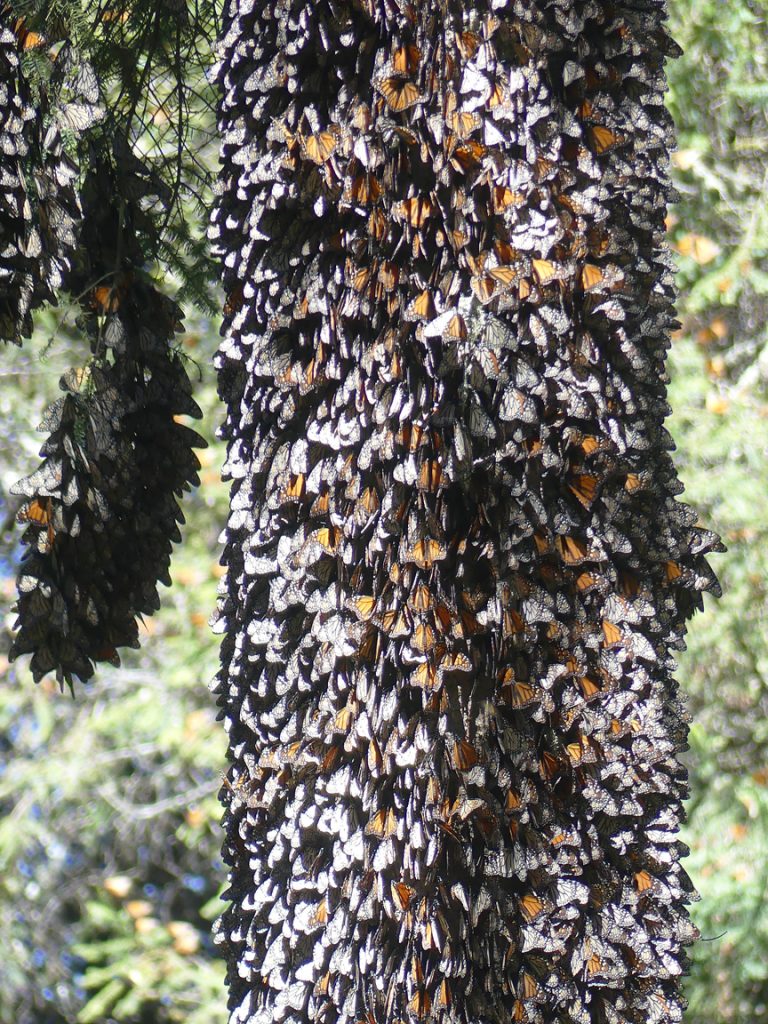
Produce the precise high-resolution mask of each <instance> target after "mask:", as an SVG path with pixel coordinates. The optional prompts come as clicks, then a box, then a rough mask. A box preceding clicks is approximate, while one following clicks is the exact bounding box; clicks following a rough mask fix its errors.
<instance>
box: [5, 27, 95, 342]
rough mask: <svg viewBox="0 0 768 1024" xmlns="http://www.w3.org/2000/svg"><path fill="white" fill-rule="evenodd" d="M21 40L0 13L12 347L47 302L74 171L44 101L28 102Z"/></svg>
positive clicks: (69, 233)
mask: <svg viewBox="0 0 768 1024" xmlns="http://www.w3.org/2000/svg"><path fill="white" fill-rule="evenodd" d="M25 39H26V41H27V43H28V41H29V40H28V37H27V36H25V33H24V29H23V22H22V21H21V19H14V18H12V17H11V15H10V13H9V12H8V10H7V9H4V10H3V11H0V234H1V235H2V244H1V245H0V339H1V340H2V341H6V342H8V341H10V342H14V343H15V344H17V345H20V344H21V341H22V338H28V337H29V335H30V333H31V331H32V311H33V310H34V309H36V308H37V307H38V306H40V305H42V304H43V303H44V302H55V299H56V293H57V291H58V289H59V288H60V287H61V285H62V283H63V280H64V276H65V274H66V272H67V271H68V269H69V267H70V263H71V257H72V252H73V250H74V247H75V243H76V224H77V221H78V219H79V215H80V209H79V201H78V196H77V191H76V188H75V180H76V178H77V168H76V167H75V166H74V165H73V163H72V161H71V159H70V157H69V156H68V155H67V154H66V153H65V152H64V147H63V144H62V138H61V130H60V124H59V121H58V119H57V118H56V117H51V116H50V114H51V112H50V110H49V109H48V104H47V101H46V97H45V96H43V97H42V100H41V103H40V104H39V105H38V106H37V107H36V108H33V107H32V105H31V102H30V95H29V87H28V85H27V83H26V81H25V79H24V76H23V74H22V70H21V55H22V52H23V48H24V45H25ZM65 63H66V60H65V59H64V57H63V56H62V60H61V62H60V66H61V68H62V69H63V68H64V65H65ZM64 73H65V72H64V71H63V70H62V71H59V70H58V69H57V74H64Z"/></svg>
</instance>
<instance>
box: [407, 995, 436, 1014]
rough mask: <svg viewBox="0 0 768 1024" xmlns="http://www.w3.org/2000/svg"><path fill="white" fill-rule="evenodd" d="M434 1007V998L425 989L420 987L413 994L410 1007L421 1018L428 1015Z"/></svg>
mask: <svg viewBox="0 0 768 1024" xmlns="http://www.w3.org/2000/svg"><path fill="white" fill-rule="evenodd" d="M431 1007H432V999H431V997H430V995H429V992H427V991H426V990H424V989H418V990H417V991H416V992H415V993H414V994H413V995H412V996H411V999H410V1001H409V1003H408V1009H409V1010H410V1011H411V1012H412V1013H415V1014H416V1016H417V1017H418V1018H419V1020H422V1019H423V1018H424V1017H426V1016H427V1014H428V1013H429V1011H430V1009H431Z"/></svg>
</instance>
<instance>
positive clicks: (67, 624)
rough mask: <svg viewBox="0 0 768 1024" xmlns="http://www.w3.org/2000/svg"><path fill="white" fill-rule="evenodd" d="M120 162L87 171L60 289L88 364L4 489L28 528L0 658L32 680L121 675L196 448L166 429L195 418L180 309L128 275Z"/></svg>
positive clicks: (136, 212) (191, 435) (129, 239)
mask: <svg viewBox="0 0 768 1024" xmlns="http://www.w3.org/2000/svg"><path fill="white" fill-rule="evenodd" d="M118 149H119V147H118ZM125 164H126V161H125V160H124V161H122V164H121V170H120V171H119V172H117V171H115V170H112V169H110V168H109V166H108V164H106V163H102V164H98V163H97V164H95V165H94V167H93V169H92V171H91V174H90V176H89V179H88V180H87V182H86V184H85V187H84V189H83V225H82V244H83V253H84V254H87V260H86V262H85V264H84V265H83V266H82V267H80V268H78V271H77V272H76V273H74V272H73V275H72V279H71V282H70V284H71V287H73V289H76V288H80V290H81V292H82V293H83V307H84V312H83V315H82V317H81V319H80V326H81V327H82V329H83V331H84V333H85V335H86V337H88V339H89V341H90V347H91V352H92V355H93V358H92V360H91V362H90V363H89V364H88V366H87V367H86V368H85V369H83V370H79V371H76V370H73V371H70V372H69V373H67V374H66V375H65V376H64V377H63V378H62V380H61V388H62V390H63V391H64V397H63V398H60V399H59V400H58V401H57V402H56V403H54V405H52V406H51V407H50V409H49V410H48V412H47V413H46V417H45V420H44V422H43V424H42V426H41V429H42V430H45V431H47V432H48V434H49V436H48V439H47V440H46V442H45V444H44V445H43V447H42V449H41V455H42V456H43V463H42V465H41V466H40V468H39V469H38V470H37V471H36V472H34V473H33V474H32V475H31V476H29V477H27V478H26V479H24V480H22V481H20V482H19V483H18V484H17V485H16V486H15V488H14V492H15V493H17V494H21V495H23V496H24V498H25V499H26V500H25V503H24V504H23V505H22V508H21V510H20V512H19V519H20V521H21V522H23V523H26V524H27V527H26V530H25V532H24V536H23V541H24V543H25V545H26V552H25V554H24V556H23V558H22V562H21V567H20V572H19V602H18V616H19V622H18V625H19V627H20V628H19V632H18V634H17V635H16V637H15V639H14V643H13V646H12V649H11V656H12V657H17V656H18V655H20V654H27V653H30V652H31V653H32V655H33V656H32V660H31V669H32V672H33V675H34V677H35V679H40V678H41V677H42V676H43V675H45V674H46V673H47V672H50V671H55V672H56V674H57V677H58V678H59V679H60V680H66V681H67V682H69V683H71V680H72V677H73V676H77V677H79V678H80V679H88V678H89V677H90V676H91V675H92V674H93V671H94V668H93V662H94V661H102V660H110V661H112V662H113V663H115V664H119V658H118V654H117V648H118V647H120V646H130V647H138V645H139V644H138V627H137V622H136V617H137V616H138V615H142V614H151V613H152V612H154V611H155V610H156V609H157V608H158V607H159V599H158V595H157V583H158V581H162V582H163V583H165V584H167V585H170V582H171V580H170V576H169V575H168V567H169V564H170V552H171V547H172V543H173V542H174V541H178V540H180V534H179V529H178V523H179V522H183V515H182V513H181V510H180V508H179V505H178V501H177V499H178V498H179V497H180V496H181V495H182V493H183V492H184V491H185V490H188V489H189V488H190V487H192V486H194V485H195V484H197V483H198V482H199V480H198V477H197V470H198V469H199V462H198V460H197V457H196V456H195V454H194V451H193V448H194V447H203V446H204V445H205V442H204V441H203V439H202V438H200V437H199V435H198V434H196V433H195V432H194V431H192V430H190V429H189V428H188V427H186V426H184V425H183V424H182V423H178V422H177V421H176V417H177V416H192V417H199V416H200V415H201V413H200V409H199V407H198V406H197V404H196V403H195V401H194V400H193V398H192V395H191V385H190V381H189V378H188V376H187V372H186V368H185V366H184V364H183V362H182V360H181V357H180V356H179V354H178V352H177V351H176V350H175V348H174V337H175V335H176V333H177V332H178V331H179V330H180V329H181V310H180V309H179V307H178V306H177V305H176V303H174V302H172V301H171V300H170V299H169V298H167V297H166V296H164V295H163V294H162V293H161V292H159V291H158V290H157V289H156V288H155V287H154V286H153V285H152V284H151V283H149V282H148V281H147V280H146V279H145V278H144V276H143V275H142V274H141V272H140V271H139V270H138V269H136V267H137V265H138V260H140V257H141V248H140V245H139V243H138V240H137V238H136V226H137V222H139V223H140V216H141V212H140V209H139V207H138V205H137V204H132V203H128V202H125V200H124V197H125V195H126V194H127V193H128V189H127V188H126V182H125V181H124V180H122V179H123V177H124V175H126V174H131V175H132V176H133V177H135V176H136V169H135V168H133V167H132V166H131V164H130V163H128V164H127V168H126V167H125ZM147 191H148V187H145V188H144V189H143V190H142V193H143V194H144V195H146V194H147ZM118 248H119V250H120V253H119V260H120V262H119V264H118V262H117V256H118V253H117V252H116V249H118ZM116 265H119V266H121V268H122V269H121V270H120V271H119V272H118V273H115V272H114V267H115V266H116ZM92 282H102V283H100V284H96V285H94V284H93V283H92Z"/></svg>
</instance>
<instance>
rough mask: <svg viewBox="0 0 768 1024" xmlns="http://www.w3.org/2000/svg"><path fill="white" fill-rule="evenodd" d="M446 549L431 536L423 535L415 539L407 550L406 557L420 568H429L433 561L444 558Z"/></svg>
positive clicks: (446, 552)
mask: <svg viewBox="0 0 768 1024" xmlns="http://www.w3.org/2000/svg"><path fill="white" fill-rule="evenodd" d="M447 554H448V549H447V548H446V547H445V545H444V544H441V543H440V542H439V541H436V540H435V539H434V538H433V537H425V538H423V539H422V540H419V541H417V542H416V543H415V544H414V545H413V547H412V548H410V550H409V551H408V553H407V555H406V558H407V560H408V561H411V562H414V563H415V564H416V565H417V566H418V567H419V568H420V569H431V568H432V566H433V565H434V563H435V562H438V561H440V560H441V559H443V558H445V557H446V555H447Z"/></svg>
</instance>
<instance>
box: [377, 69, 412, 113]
mask: <svg viewBox="0 0 768 1024" xmlns="http://www.w3.org/2000/svg"><path fill="white" fill-rule="evenodd" d="M375 84H376V88H377V89H378V90H379V92H380V93H381V94H382V96H383V97H384V99H385V101H386V103H387V106H389V107H390V108H391V109H392V110H394V111H395V112H396V113H401V112H402V111H403V110H407V109H408V108H409V107H413V106H415V104H417V103H420V102H421V100H422V99H423V97H422V95H421V93H420V92H419V89H418V86H416V85H415V84H414V83H413V82H411V81H410V80H409V79H407V78H397V77H393V76H390V77H387V78H383V79H382V80H381V81H380V82H378V83H375Z"/></svg>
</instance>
